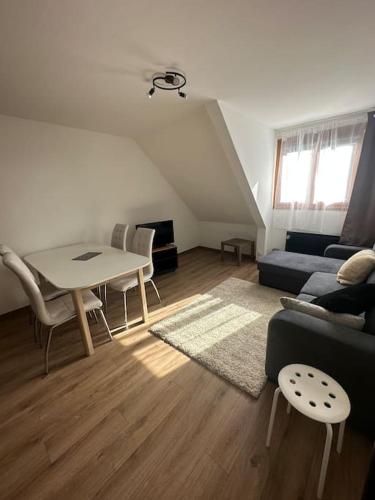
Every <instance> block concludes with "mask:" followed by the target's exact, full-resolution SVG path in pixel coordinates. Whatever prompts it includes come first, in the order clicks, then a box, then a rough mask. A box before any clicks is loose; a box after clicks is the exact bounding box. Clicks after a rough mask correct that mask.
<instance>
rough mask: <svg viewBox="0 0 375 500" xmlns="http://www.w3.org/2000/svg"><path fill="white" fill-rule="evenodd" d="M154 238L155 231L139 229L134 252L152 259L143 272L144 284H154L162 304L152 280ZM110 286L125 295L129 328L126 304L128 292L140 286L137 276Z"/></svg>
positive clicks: (134, 240)
mask: <svg viewBox="0 0 375 500" xmlns="http://www.w3.org/2000/svg"><path fill="white" fill-rule="evenodd" d="M154 236H155V229H148V228H145V227H139V228H138V229H137V230H136V232H135V235H134V238H133V241H132V252H134V253H137V254H138V255H144V256H145V257H148V258H149V259H150V264H149V265H148V266H147V267H146V268H144V270H143V272H144V282H145V283H151V284H152V286H153V287H154V290H155V292H156V295H157V297H158V300H159V303H160V302H161V299H160V295H159V292H158V289H157V288H156V285H155V283H154V281H153V279H152V276H153V274H154V265H153V263H152V243H153V241H154ZM109 286H110V287H111V288H112V289H113V290H116V291H117V292H121V293H122V294H123V297H124V319H125V323H124V326H125V327H126V328H127V326H128V315H127V304H126V292H127V291H128V290H130V289H131V288H135V287H137V286H138V279H137V275H136V274H132V275H130V276H125V277H123V278H117V279H115V280H113V281H110V282H109Z"/></svg>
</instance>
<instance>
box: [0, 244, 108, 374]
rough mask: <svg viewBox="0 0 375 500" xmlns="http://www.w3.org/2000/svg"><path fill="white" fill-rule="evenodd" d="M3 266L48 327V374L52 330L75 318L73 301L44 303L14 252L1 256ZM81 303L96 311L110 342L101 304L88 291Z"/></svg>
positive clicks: (46, 364) (46, 354)
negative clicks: (20, 286) (13, 277)
mask: <svg viewBox="0 0 375 500" xmlns="http://www.w3.org/2000/svg"><path fill="white" fill-rule="evenodd" d="M3 264H4V265H5V266H6V267H7V268H8V269H10V270H11V271H12V272H14V273H15V274H16V275H17V277H18V279H19V280H20V282H21V285H22V287H23V289H24V291H25V293H26V295H27V296H28V298H29V300H30V304H31V307H32V309H33V311H34V313H35V315H36V317H37V318H38V319H39V321H40V323H41V324H42V325H46V326H48V327H49V331H48V337H47V342H46V347H45V356H44V357H45V373H46V374H48V369H49V365H48V354H49V349H50V345H51V338H52V333H53V331H54V329H55V328H56V327H57V326H60V325H62V324H63V323H66V322H67V321H70V320H71V319H73V318H74V317H75V316H76V312H75V308H74V304H73V301H72V299H71V296H70V295H64V296H62V297H59V298H56V299H53V300H50V301H49V302H45V301H44V300H43V296H42V294H41V292H40V290H39V287H38V285H37V284H36V282H35V279H34V276H33V274H32V273H31V271H30V269H29V268H28V267H27V266H26V265H25V264H24V262H22V260H21V259H20V258H19V257H18V255H16V254H15V253H14V252H7V253H5V254H4V256H3ZM82 295H83V303H84V308H85V311H86V312H89V311H96V310H97V311H98V312H99V314H100V316H101V318H102V320H103V323H104V325H105V327H106V329H107V332H108V335H109V337H110V339H111V340H112V335H111V331H110V329H109V327H108V323H107V320H106V318H105V316H104V313H103V311H102V306H103V304H102V302H101V300H100V299H98V298H97V297H96V295H94V294H93V293H92V292H91V291H90V290H85V291H83V292H82Z"/></svg>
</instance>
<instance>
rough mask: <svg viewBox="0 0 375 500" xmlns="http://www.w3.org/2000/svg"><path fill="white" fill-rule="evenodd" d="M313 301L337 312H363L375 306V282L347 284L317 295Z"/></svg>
mask: <svg viewBox="0 0 375 500" xmlns="http://www.w3.org/2000/svg"><path fill="white" fill-rule="evenodd" d="M313 303H314V304H317V305H318V306H322V307H324V308H325V309H327V310H328V311H332V312H336V313H349V314H361V313H364V312H366V311H369V310H370V309H372V308H373V307H375V284H373V283H361V284H360V285H353V286H347V287H345V288H344V289H343V290H335V291H334V292H330V293H327V294H325V295H322V296H321V297H317V298H316V299H314V300H313Z"/></svg>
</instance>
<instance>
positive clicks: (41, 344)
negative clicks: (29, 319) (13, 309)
mask: <svg viewBox="0 0 375 500" xmlns="http://www.w3.org/2000/svg"><path fill="white" fill-rule="evenodd" d="M39 347H40V348H42V347H43V323H42V322H41V321H39Z"/></svg>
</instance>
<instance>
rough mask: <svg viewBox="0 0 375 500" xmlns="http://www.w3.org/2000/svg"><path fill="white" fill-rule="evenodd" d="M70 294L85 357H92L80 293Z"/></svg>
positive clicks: (89, 336) (77, 291)
mask: <svg viewBox="0 0 375 500" xmlns="http://www.w3.org/2000/svg"><path fill="white" fill-rule="evenodd" d="M71 293H72V299H73V303H74V307H75V309H76V314H77V318H78V322H79V328H80V330H81V335H82V341H83V345H84V346H85V351H86V355H87V356H92V355H93V354H94V346H93V345H92V338H91V333H90V328H89V324H88V322H87V317H86V313H85V308H84V306H83V300H82V292H81V290H72V292H71Z"/></svg>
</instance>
